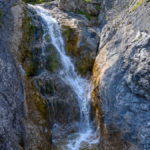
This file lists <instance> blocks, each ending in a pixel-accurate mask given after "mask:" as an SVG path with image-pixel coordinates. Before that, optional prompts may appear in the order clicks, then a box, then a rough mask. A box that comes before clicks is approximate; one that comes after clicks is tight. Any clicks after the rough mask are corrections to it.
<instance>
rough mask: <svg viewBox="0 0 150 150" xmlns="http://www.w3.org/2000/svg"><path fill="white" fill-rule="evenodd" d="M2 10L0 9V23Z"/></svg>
mask: <svg viewBox="0 0 150 150" xmlns="http://www.w3.org/2000/svg"><path fill="white" fill-rule="evenodd" d="M1 17H2V11H1V10H0V24H1Z"/></svg>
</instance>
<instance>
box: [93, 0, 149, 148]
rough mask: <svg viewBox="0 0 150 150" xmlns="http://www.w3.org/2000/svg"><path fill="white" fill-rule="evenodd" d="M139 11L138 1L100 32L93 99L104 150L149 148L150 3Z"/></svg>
mask: <svg viewBox="0 0 150 150" xmlns="http://www.w3.org/2000/svg"><path fill="white" fill-rule="evenodd" d="M112 2H113V4H115V2H116V3H117V2H119V1H115V0H114V1H112ZM122 4H123V5H122ZM119 6H120V8H121V7H122V6H124V1H122V3H120V4H119ZM138 7H140V8H138ZM138 7H137V3H136V2H134V1H133V2H132V3H131V5H129V6H128V7H125V9H124V11H122V13H120V14H118V12H120V10H118V12H116V14H117V16H116V18H115V19H114V20H112V19H106V24H105V25H104V26H103V27H102V30H101V33H100V46H99V54H98V56H97V57H96V60H95V64H94V68H93V77H92V96H93V106H94V111H95V114H96V118H97V123H98V124H99V125H100V134H101V147H102V149H104V150H110V149H114V150H120V149H122V150H126V149H132V150H143V149H144V150H149V149H150V139H149V137H150V135H149V133H150V132H149V131H150V128H149V121H150V118H149V116H150V110H149V108H150V103H149V100H150V97H149V92H150V91H149V88H150V87H149V86H150V83H149V80H150V79H149V70H150V67H149V61H150V59H149V55H150V32H149V31H150V21H149V20H150V17H149V15H148V14H149V13H150V9H149V8H150V3H149V2H148V1H147V2H146V1H145V2H144V3H143V4H142V3H141V5H140V6H138ZM114 8H115V7H114ZM108 11H109V10H108ZM107 14H108V12H106V13H105V15H107ZM108 17H109V16H108ZM108 17H107V16H105V18H108Z"/></svg>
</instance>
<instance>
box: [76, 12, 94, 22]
mask: <svg viewBox="0 0 150 150" xmlns="http://www.w3.org/2000/svg"><path fill="white" fill-rule="evenodd" d="M77 13H78V14H82V15H84V16H85V17H86V18H87V19H88V20H91V18H92V16H91V15H90V14H89V13H88V12H87V11H81V10H79V11H78V12H77Z"/></svg>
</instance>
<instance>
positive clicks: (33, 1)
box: [24, 0, 52, 4]
mask: <svg viewBox="0 0 150 150" xmlns="http://www.w3.org/2000/svg"><path fill="white" fill-rule="evenodd" d="M49 1H50V0H24V2H25V3H30V4H41V3H43V2H49ZM51 1H52V0H51Z"/></svg>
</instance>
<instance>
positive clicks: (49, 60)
mask: <svg viewBox="0 0 150 150" xmlns="http://www.w3.org/2000/svg"><path fill="white" fill-rule="evenodd" d="M49 51H50V54H49V55H48V56H47V57H46V66H45V67H46V69H47V70H49V71H51V72H54V71H56V70H57V69H58V68H59V66H60V63H59V55H58V53H57V51H56V50H55V48H54V47H53V46H51V47H50V49H49Z"/></svg>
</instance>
